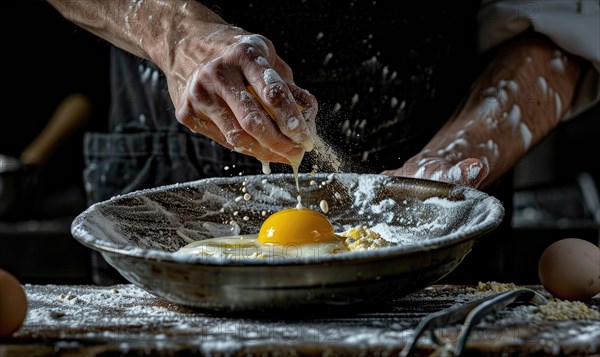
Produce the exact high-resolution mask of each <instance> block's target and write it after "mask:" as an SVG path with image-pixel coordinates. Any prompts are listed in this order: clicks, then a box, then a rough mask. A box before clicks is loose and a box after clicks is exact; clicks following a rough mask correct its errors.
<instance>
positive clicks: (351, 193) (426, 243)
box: [71, 174, 504, 311]
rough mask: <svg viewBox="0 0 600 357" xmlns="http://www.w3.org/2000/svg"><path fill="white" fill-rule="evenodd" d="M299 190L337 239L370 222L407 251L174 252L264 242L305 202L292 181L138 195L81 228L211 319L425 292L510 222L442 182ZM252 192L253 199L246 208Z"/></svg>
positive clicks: (491, 202)
mask: <svg viewBox="0 0 600 357" xmlns="http://www.w3.org/2000/svg"><path fill="white" fill-rule="evenodd" d="M299 182H300V192H301V194H302V202H303V204H304V206H305V207H309V208H313V209H317V210H318V209H319V202H320V201H321V200H323V199H324V200H327V201H328V203H329V207H330V209H329V213H328V215H327V216H328V218H329V220H330V221H331V223H332V224H333V226H334V229H335V231H336V232H341V231H343V230H345V229H347V228H349V227H352V226H357V225H367V226H369V227H374V228H375V229H376V230H377V231H379V232H380V233H382V235H383V237H384V238H386V239H388V240H390V241H392V242H395V243H396V245H393V246H391V247H388V248H381V249H375V250H369V251H360V252H359V251H355V252H349V253H343V254H337V255H318V254H315V256H312V257H309V258H292V259H285V260H284V259H275V258H270V259H264V260H252V259H233V258H231V259H230V258H215V257H197V256H185V255H180V254H174V252H175V251H177V250H178V249H179V248H181V247H183V246H184V245H186V244H187V243H188V242H189V241H190V240H199V239H205V238H210V237H215V236H223V235H228V234H255V233H257V232H258V230H259V228H260V225H261V224H262V222H263V221H264V219H265V218H266V217H267V216H268V215H269V213H273V212H275V211H278V210H281V209H284V208H290V207H294V206H295V205H296V203H297V201H296V196H297V191H296V187H295V183H294V179H293V176H292V175H289V174H278V175H268V176H266V175H259V176H240V177H230V178H211V179H204V180H199V181H194V182H189V183H184V184H176V185H170V186H164V187H159V188H155V189H149V190H143V191H137V192H133V193H130V194H126V195H123V196H118V197H114V198H112V199H110V200H108V201H104V202H100V203H97V204H95V205H93V206H91V207H90V208H88V209H87V210H86V211H85V212H83V213H81V214H80V215H79V216H78V217H77V218H76V219H75V220H74V222H73V224H72V227H71V231H72V234H73V236H74V237H75V239H77V240H78V241H79V242H81V243H82V244H84V245H85V246H87V247H89V248H91V249H94V250H97V251H99V252H100V253H101V254H102V255H103V256H104V258H105V259H106V260H107V261H108V262H109V263H110V264H111V265H112V266H114V267H115V268H116V269H117V270H118V271H119V272H120V273H121V274H122V275H123V276H124V277H125V278H126V279H127V280H129V281H130V282H132V283H133V284H135V285H137V286H140V287H141V288H143V289H145V290H147V291H149V292H150V293H153V294H155V295H157V296H159V297H162V298H164V299H166V300H169V301H171V302H175V303H179V304H184V305H189V306H194V307H200V308H204V309H209V310H225V311H255V310H257V309H258V310H266V309H280V308H286V309H290V308H293V307H307V306H310V307H316V306H319V307H321V308H322V307H324V306H325V307H328V306H329V307H331V306H352V305H357V304H361V305H362V304H370V303H374V302H379V301H381V300H383V299H388V298H391V297H399V296H403V295H406V294H409V293H411V292H415V291H417V290H420V289H422V288H424V287H426V286H428V285H430V284H433V283H435V282H436V281H438V280H439V279H441V278H443V277H444V276H446V275H447V274H448V273H450V272H451V271H452V270H453V269H454V268H456V266H458V264H460V262H461V261H462V259H463V258H464V257H465V255H466V254H467V253H468V252H469V251H470V250H471V248H472V247H473V245H474V244H475V243H476V241H477V239H478V238H479V237H481V236H482V235H484V234H485V233H487V232H489V231H490V230H493V229H494V228H496V227H497V226H498V225H499V224H500V222H501V220H502V216H503V213H504V210H503V207H502V205H501V203H500V202H499V201H498V200H497V199H495V198H493V197H491V196H489V195H487V194H485V193H483V192H481V191H478V190H475V189H472V188H467V187H463V186H457V185H451V184H444V183H439V182H434V181H427V180H417V179H407V178H399V177H387V176H381V175H359V174H317V175H316V176H310V175H302V174H301V175H300V177H299ZM243 188H245V189H244V191H245V192H247V193H249V194H250V195H251V196H252V199H250V200H249V201H246V200H244V199H241V196H242V195H243V194H244V193H243V191H242V189H243ZM298 248H299V247H293V249H298Z"/></svg>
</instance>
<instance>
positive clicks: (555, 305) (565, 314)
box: [536, 298, 600, 321]
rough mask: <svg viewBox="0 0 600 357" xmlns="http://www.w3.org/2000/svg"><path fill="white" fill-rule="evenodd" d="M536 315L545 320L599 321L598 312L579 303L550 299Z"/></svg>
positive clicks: (540, 307)
mask: <svg viewBox="0 0 600 357" xmlns="http://www.w3.org/2000/svg"><path fill="white" fill-rule="evenodd" d="M536 314H537V315H538V316H540V317H542V318H544V319H546V320H556V321H565V320H600V311H598V310H596V309H594V308H590V307H588V306H587V305H586V304H584V303H583V302H581V301H566V300H560V299H555V298H551V299H550V300H549V301H548V303H547V304H545V305H540V306H538V308H537V311H536Z"/></svg>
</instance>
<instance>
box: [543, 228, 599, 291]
mask: <svg viewBox="0 0 600 357" xmlns="http://www.w3.org/2000/svg"><path fill="white" fill-rule="evenodd" d="M538 273H539V277H540V281H541V282H542V285H544V288H546V290H548V292H550V293H551V294H552V295H554V296H555V297H557V298H559V299H562V300H586V299H589V298H591V297H593V296H594V295H596V294H598V293H599V292H600V248H598V246H596V245H594V244H592V243H590V242H588V241H586V240H583V239H578V238H567V239H562V240H559V241H557V242H555V243H553V244H551V245H550V246H549V247H548V248H546V250H545V251H544V253H543V254H542V256H541V258H540V261H539V265H538Z"/></svg>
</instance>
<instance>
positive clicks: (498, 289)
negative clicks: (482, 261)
mask: <svg viewBox="0 0 600 357" xmlns="http://www.w3.org/2000/svg"><path fill="white" fill-rule="evenodd" d="M517 289H518V287H517V286H516V285H515V284H514V283H498V282H496V281H486V282H485V283H484V282H481V281H480V282H479V283H478V284H477V291H483V292H494V293H503V292H505V291H511V290H517Z"/></svg>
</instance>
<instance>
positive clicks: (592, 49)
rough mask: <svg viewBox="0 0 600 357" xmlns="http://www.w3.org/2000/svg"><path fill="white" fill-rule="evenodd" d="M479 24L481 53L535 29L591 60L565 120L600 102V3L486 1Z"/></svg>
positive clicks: (591, 0) (577, 0) (573, 0)
mask: <svg viewBox="0 0 600 357" xmlns="http://www.w3.org/2000/svg"><path fill="white" fill-rule="evenodd" d="M478 24H479V34H478V45H479V49H480V50H481V51H485V50H487V49H489V48H492V47H494V46H496V45H498V44H500V43H502V42H504V41H505V40H507V39H509V38H511V37H513V36H515V35H518V34H519V33H521V32H524V31H526V30H528V29H533V30H534V31H535V32H538V33H540V34H543V35H545V36H547V37H548V38H550V39H551V40H552V41H553V42H554V43H555V44H556V45H557V46H558V47H560V48H562V49H564V50H565V51H567V52H570V53H572V54H574V55H577V56H580V57H581V58H584V59H586V60H588V61H590V63H591V64H592V66H590V67H589V68H588V69H587V70H586V71H585V72H583V73H582V78H581V81H580V85H579V87H578V88H577V91H576V92H575V97H574V98H573V101H572V102H571V106H570V108H569V109H570V110H569V112H568V113H567V115H565V117H564V118H563V120H566V119H569V118H573V117H575V116H576V115H577V114H579V113H581V112H583V111H585V110H586V109H588V108H590V107H591V106H593V105H594V104H596V103H598V102H599V101H600V1H598V0H483V1H482V5H481V9H480V11H479V14H478Z"/></svg>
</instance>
